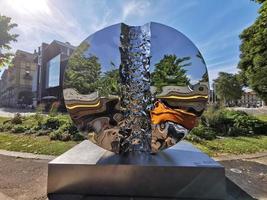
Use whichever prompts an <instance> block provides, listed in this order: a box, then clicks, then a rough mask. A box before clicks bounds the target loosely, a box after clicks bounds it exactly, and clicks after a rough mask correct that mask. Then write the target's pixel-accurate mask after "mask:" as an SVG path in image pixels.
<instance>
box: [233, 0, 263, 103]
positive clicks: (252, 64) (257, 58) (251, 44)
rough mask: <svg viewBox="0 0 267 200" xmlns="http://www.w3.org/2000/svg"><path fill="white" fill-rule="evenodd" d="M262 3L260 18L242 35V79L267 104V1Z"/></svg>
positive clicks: (260, 0)
mask: <svg viewBox="0 0 267 200" xmlns="http://www.w3.org/2000/svg"><path fill="white" fill-rule="evenodd" d="M256 1H257V2H258V3H261V7H260V9H259V11H258V12H259V16H258V18H257V19H256V21H255V22H254V24H252V25H251V26H250V27H248V28H246V29H245V30H244V31H243V32H242V33H241V35H240V39H241V45H240V51H241V54H240V61H239V63H238V68H239V69H240V78H241V79H242V80H243V82H244V84H245V85H248V86H249V87H251V88H252V89H253V90H254V91H255V92H256V93H257V94H258V95H259V97H261V98H262V99H263V100H264V102H265V103H267V59H266V58H267V1H266V0H256Z"/></svg>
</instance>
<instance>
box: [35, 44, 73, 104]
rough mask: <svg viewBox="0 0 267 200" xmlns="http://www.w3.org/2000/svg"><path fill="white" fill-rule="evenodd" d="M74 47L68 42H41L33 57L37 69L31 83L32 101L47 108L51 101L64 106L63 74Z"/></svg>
mask: <svg viewBox="0 0 267 200" xmlns="http://www.w3.org/2000/svg"><path fill="white" fill-rule="evenodd" d="M74 49H75V47H74V46H72V45H71V44H70V43H68V42H67V43H63V42H60V41H56V40H54V41H53V42H52V43H51V44H46V43H42V45H41V46H40V47H39V48H38V52H37V55H36V57H35V59H34V60H35V63H36V66H37V68H36V69H37V70H36V72H35V77H34V81H33V84H32V92H33V102H34V105H35V106H37V105H38V104H40V103H43V104H45V106H46V109H49V108H50V106H51V104H52V103H53V102H58V103H59V104H60V105H62V107H63V108H64V107H65V105H64V101H63V92H62V86H63V76H64V72H65V68H66V65H67V61H68V59H69V56H70V55H71V54H72V52H73V51H74Z"/></svg>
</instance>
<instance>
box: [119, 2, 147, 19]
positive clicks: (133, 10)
mask: <svg viewBox="0 0 267 200" xmlns="http://www.w3.org/2000/svg"><path fill="white" fill-rule="evenodd" d="M150 5H151V3H150V1H142V0H133V1H124V4H123V5H122V17H121V18H122V21H125V20H127V19H128V18H129V17H134V16H139V17H140V16H144V15H145V14H146V13H148V12H149V9H148V8H149V7H150Z"/></svg>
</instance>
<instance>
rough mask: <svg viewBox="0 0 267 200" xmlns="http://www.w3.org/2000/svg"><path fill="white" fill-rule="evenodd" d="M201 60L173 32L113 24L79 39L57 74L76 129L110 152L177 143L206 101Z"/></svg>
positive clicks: (206, 86) (150, 25)
mask: <svg viewBox="0 0 267 200" xmlns="http://www.w3.org/2000/svg"><path fill="white" fill-rule="evenodd" d="M208 92H209V83H208V73H207V68H206V65H205V61H204V59H203V57H202V55H201V54H200V52H199V50H198V49H197V48H196V47H195V45H194V44H193V43H192V42H191V41H190V40H189V39H188V38H187V37H185V36H184V35H183V34H181V33H180V32H179V31H177V30H175V29H173V28H171V27H168V26H165V25H162V24H158V23H153V22H151V23H148V24H145V25H143V26H128V25H126V24H123V23H121V24H115V25H113V26H109V27H107V28H104V29H102V30H100V31H98V32H96V33H94V34H93V35H91V36H89V37H88V38H87V39H85V40H84V41H83V42H82V43H81V44H80V45H79V46H78V47H77V49H76V50H75V51H74V53H73V54H72V55H71V57H70V59H69V61H68V66H67V69H66V71H65V79H64V90H63V93H64V99H65V104H66V107H67V109H68V112H69V114H70V116H71V118H72V120H73V121H74V123H75V124H76V126H77V127H78V129H79V130H80V131H81V132H83V133H85V134H86V135H88V138H89V140H91V141H92V142H94V143H95V144H97V145H99V146H101V147H103V148H105V149H107V150H110V151H113V152H116V153H123V152H127V151H146V152H157V151H160V150H163V149H165V148H168V147H170V146H172V145H174V144H176V143H177V142H179V141H180V140H181V139H182V138H183V137H184V136H185V135H186V134H187V133H188V132H189V131H190V130H191V129H192V128H193V127H194V126H195V125H196V124H197V119H198V117H199V116H200V115H201V114H202V112H203V111H204V109H205V107H206V103H207V101H208Z"/></svg>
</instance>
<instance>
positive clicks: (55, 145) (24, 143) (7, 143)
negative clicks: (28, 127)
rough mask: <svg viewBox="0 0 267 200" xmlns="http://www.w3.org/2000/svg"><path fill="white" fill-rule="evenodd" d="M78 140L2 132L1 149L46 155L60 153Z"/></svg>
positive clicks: (0, 136)
mask: <svg viewBox="0 0 267 200" xmlns="http://www.w3.org/2000/svg"><path fill="white" fill-rule="evenodd" d="M76 144H77V142H74V141H68V142H62V141H52V140H50V139H49V137H48V136H38V137H37V136H32V135H23V134H10V133H0V149H4V150H9V151H20V152H28V153H35V154H45V155H56V156H57V155H60V154H62V153H64V152H65V151H67V150H69V149H70V148H72V147H73V146H75V145H76Z"/></svg>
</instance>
